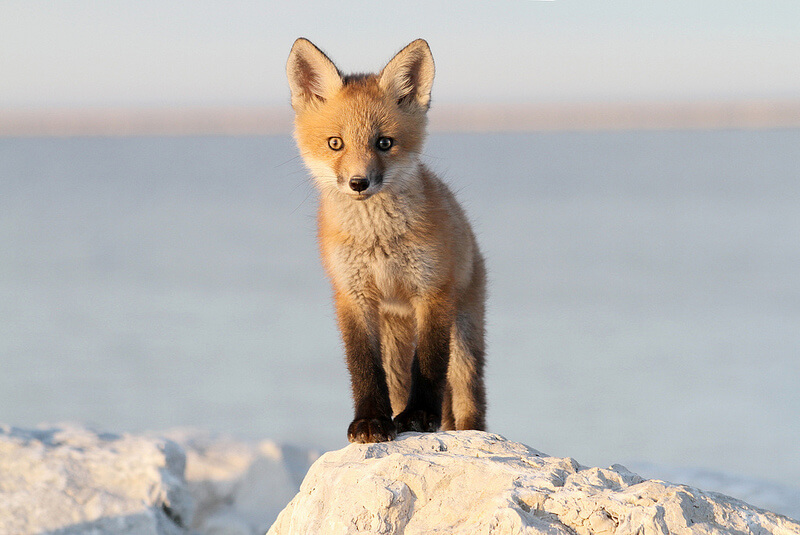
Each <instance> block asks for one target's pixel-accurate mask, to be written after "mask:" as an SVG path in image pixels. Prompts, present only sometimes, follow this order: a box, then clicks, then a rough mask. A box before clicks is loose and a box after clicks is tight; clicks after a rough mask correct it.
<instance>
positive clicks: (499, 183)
mask: <svg viewBox="0 0 800 535" xmlns="http://www.w3.org/2000/svg"><path fill="white" fill-rule="evenodd" d="M798 148H800V131H796V130H795V131H761V132H724V131H716V132H630V133H547V134H502V135H500V134H497V135H494V134H491V135H490V134H474V135H467V134H460V135H443V134H440V135H435V136H432V137H431V139H430V140H429V142H428V145H427V147H426V154H427V155H428V156H427V161H428V162H429V163H430V165H431V167H432V168H433V169H434V170H436V171H437V172H439V173H440V174H441V175H443V176H444V177H446V178H447V179H448V180H449V181H450V182H451V183H452V184H453V187H454V189H455V190H456V191H457V192H458V196H459V198H460V199H461V200H462V201H463V203H464V204H465V206H466V208H467V211H468V212H469V214H470V216H471V218H472V219H473V221H474V225H475V228H476V231H477V232H478V234H479V240H480V242H481V244H482V248H483V250H484V253H485V256H486V257H487V260H488V266H489V269H490V276H491V286H490V289H491V296H490V304H489V310H490V313H489V318H488V323H489V324H488V335H489V336H488V342H489V367H488V371H487V384H488V391H489V402H490V412H489V423H490V426H491V429H492V430H493V431H496V432H498V433H501V434H503V435H505V436H507V437H508V438H510V439H512V440H518V441H521V442H525V443H527V444H529V445H531V446H533V447H535V448H537V449H540V450H542V451H545V452H547V453H550V454H553V455H559V456H572V457H575V458H577V459H578V460H579V461H580V462H582V463H584V464H592V465H609V464H611V463H615V462H622V463H625V462H634V461H641V462H649V463H656V464H662V465H670V466H677V467H697V468H702V469H710V470H721V471H725V472H729V473H735V474H740V475H744V476H753V477H758V478H760V479H770V480H773V481H777V482H783V483H786V484H791V485H794V486H798V484H797V482H798V480H800V456H799V455H798V453H797V452H798V444H800V388H798V378H799V377H800V358H798V357H800V278H798V268H800V180H798V179H799V178H800V156H798ZM315 204H316V201H315V196H314V192H313V188H312V187H311V184H310V182H309V181H308V179H307V177H306V173H305V171H304V170H303V169H302V167H301V164H300V162H299V161H298V160H297V158H296V150H295V148H294V147H293V144H292V141H291V140H290V139H289V138H288V137H261V138H214V137H197V138H122V139H90V138H88V139H3V140H0V421H3V422H6V423H9V424H14V425H21V426H32V425H35V424H37V423H39V422H56V421H62V420H77V421H82V422H89V423H92V424H94V425H97V426H98V427H101V428H103V429H108V430H111V431H126V430H127V431H139V430H145V429H165V428H171V427H177V426H198V427H203V428H209V429H213V430H219V431H229V432H234V433H237V434H239V435H243V436H245V437H271V438H276V439H279V440H282V441H285V442H289V443H295V444H300V445H314V446H316V447H320V448H322V449H331V448H338V447H341V446H343V445H344V444H345V442H346V439H345V429H346V427H347V424H348V423H349V421H350V418H351V407H350V399H349V380H348V378H347V374H346V371H345V368H344V364H343V358H342V349H341V345H340V342H339V339H338V334H337V332H336V329H335V325H334V320H333V313H332V307H331V300H330V290H329V288H328V285H327V282H326V281H325V280H324V275H323V273H322V269H321V267H320V265H319V262H318V260H317V253H316V244H315V231H314V211H315Z"/></svg>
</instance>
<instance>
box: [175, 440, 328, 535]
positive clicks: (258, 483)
mask: <svg viewBox="0 0 800 535" xmlns="http://www.w3.org/2000/svg"><path fill="white" fill-rule="evenodd" d="M164 435H165V436H166V437H168V438H169V439H171V440H174V441H175V442H176V443H178V444H179V445H180V446H181V447H182V448H183V449H184V450H185V451H186V481H187V483H188V485H189V491H190V492H191V494H192V497H193V498H194V501H195V508H196V513H195V515H194V520H193V522H192V524H191V528H192V531H194V532H196V533H202V534H204V535H254V534H261V535H263V534H264V532H266V531H267V529H268V528H269V526H270V525H271V524H272V523H273V522H274V521H275V519H276V518H277V517H278V513H280V512H281V510H282V509H283V508H284V507H285V506H286V504H287V503H289V500H291V499H292V497H293V496H294V495H295V493H296V492H297V490H298V489H299V488H300V483H301V482H302V481H303V476H304V475H305V474H306V472H307V471H308V469H309V467H310V466H311V463H313V462H314V461H315V460H316V459H317V458H318V457H319V455H318V454H317V453H316V452H314V451H309V450H304V449H300V448H295V447H292V446H281V445H278V444H276V443H275V442H273V441H271V440H262V441H259V442H246V441H242V440H238V439H236V438H234V437H231V436H227V435H220V434H216V433H208V432H204V431H199V430H185V429H182V430H172V431H167V432H166V433H164Z"/></svg>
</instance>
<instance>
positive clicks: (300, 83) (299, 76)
mask: <svg viewBox="0 0 800 535" xmlns="http://www.w3.org/2000/svg"><path fill="white" fill-rule="evenodd" d="M286 75H287V76H288V78H289V89H290V90H291V92H292V107H293V108H294V109H295V111H299V110H300V109H302V108H303V107H305V106H306V105H308V104H309V103H312V104H316V103H319V102H324V101H325V100H327V99H328V98H330V97H331V96H333V95H334V94H335V93H336V92H337V91H338V90H339V89H341V87H342V76H341V74H339V70H338V69H337V68H336V65H334V64H333V62H332V61H331V60H330V59H329V58H328V56H326V55H325V54H323V53H322V51H321V50H320V49H319V48H317V47H316V46H314V44H313V43H312V42H311V41H309V40H308V39H304V38H302V37H301V38H299V39H297V40H296V41H295V42H294V45H293V46H292V51H291V52H290V53H289V59H288V60H287V62H286Z"/></svg>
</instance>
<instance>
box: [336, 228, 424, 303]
mask: <svg viewBox="0 0 800 535" xmlns="http://www.w3.org/2000/svg"><path fill="white" fill-rule="evenodd" d="M332 253H333V254H332V255H331V258H329V271H330V273H329V275H330V276H331V279H332V281H333V283H334V284H335V285H336V286H337V287H339V288H341V289H344V290H346V291H348V292H351V293H355V294H363V295H367V296H371V297H373V298H376V299H378V300H381V301H385V302H395V301H406V300H408V299H410V298H411V297H412V296H414V295H420V294H423V293H426V291H428V290H429V289H430V288H432V287H433V286H434V285H435V279H436V271H437V270H436V267H435V264H436V262H435V259H434V255H433V254H432V253H431V252H430V251H426V250H425V249H424V248H422V247H418V246H414V245H411V244H407V243H402V242H401V243H393V244H383V243H374V244H370V245H363V244H354V245H349V246H348V245H340V246H339V247H336V248H335V250H334V251H332Z"/></svg>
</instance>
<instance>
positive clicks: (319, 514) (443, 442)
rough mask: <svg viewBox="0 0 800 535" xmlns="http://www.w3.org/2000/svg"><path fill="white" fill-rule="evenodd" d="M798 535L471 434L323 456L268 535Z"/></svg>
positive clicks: (715, 500)
mask: <svg viewBox="0 0 800 535" xmlns="http://www.w3.org/2000/svg"><path fill="white" fill-rule="evenodd" d="M300 533H302V534H317V533H325V534H331V535H333V534H344V533H372V534H380V533H386V534H389V533H404V534H406V535H411V534H418V533H419V534H422V533H426V534H427V533H447V534H462V533H463V534H470V535H472V534H490V533H491V534H498V535H500V534H503V535H513V534H548V535H556V534H563V535H574V534H576V533H577V534H580V535H587V534H595V533H597V534H600V533H616V534H641V535H646V534H706V533H708V534H712V533H713V534H723V533H729V534H737V535H740V534H746V533H752V534H769V533H771V534H776V535H783V534H787V535H788V534H800V523H798V522H796V521H793V520H791V519H789V518H786V517H783V516H779V515H776V514H774V513H769V512H766V511H762V510H760V509H757V508H755V507H753V506H750V505H747V504H746V503H744V502H741V501H738V500H735V499H733V498H729V497H727V496H724V495H722V494H715V493H710V492H703V491H701V490H697V489H694V488H691V487H687V486H681V485H673V484H670V483H665V482H663V481H657V480H644V479H642V478H641V477H639V476H637V475H636V474H633V473H631V472H629V471H628V470H626V469H625V468H624V467H622V466H619V465H615V466H612V467H611V468H608V469H600V468H587V467H584V466H581V465H579V464H578V463H577V462H575V461H574V460H573V459H559V458H554V457H547V456H545V455H543V454H541V453H539V452H537V451H536V450H533V449H531V448H528V447H527V446H524V445H522V444H518V443H514V442H509V441H507V440H505V439H504V438H502V437H500V436H498V435H493V434H489V433H483V432H478V431H462V432H449V433H434V434H415V433H408V434H404V435H401V436H400V437H399V438H398V440H396V441H394V442H388V443H382V444H369V445H358V444H352V445H350V446H348V447H346V448H344V449H342V450H339V451H333V452H329V453H326V454H325V455H323V456H322V457H320V459H319V460H318V461H317V462H316V463H314V465H313V466H312V467H311V469H310V470H309V472H308V474H307V476H306V478H305V480H304V481H303V484H302V486H301V487H300V492H299V493H298V494H297V495H296V496H295V497H294V499H293V500H292V501H291V502H290V503H289V505H288V506H287V507H286V509H284V510H283V511H282V512H281V514H280V516H279V517H278V519H277V521H276V522H275V524H274V525H273V526H272V528H271V529H270V531H269V534H268V535H289V534H300Z"/></svg>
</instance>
